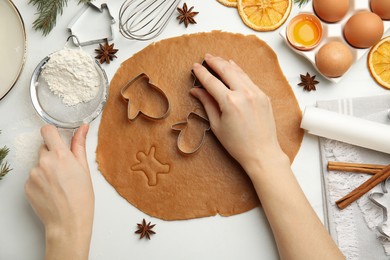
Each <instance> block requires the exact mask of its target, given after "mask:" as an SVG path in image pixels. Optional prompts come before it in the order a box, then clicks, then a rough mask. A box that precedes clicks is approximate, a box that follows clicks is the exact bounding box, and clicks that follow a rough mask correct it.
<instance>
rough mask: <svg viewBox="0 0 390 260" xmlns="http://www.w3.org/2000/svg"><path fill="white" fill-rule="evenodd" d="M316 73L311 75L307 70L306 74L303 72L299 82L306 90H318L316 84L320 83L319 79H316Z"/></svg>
mask: <svg viewBox="0 0 390 260" xmlns="http://www.w3.org/2000/svg"><path fill="white" fill-rule="evenodd" d="M315 78H316V75H314V76H310V74H309V72H306V75H302V74H301V81H302V82H301V83H299V84H298V86H302V87H303V89H304V90H307V91H311V90H316V86H315V85H316V84H318V83H320V82H319V81H317V80H315Z"/></svg>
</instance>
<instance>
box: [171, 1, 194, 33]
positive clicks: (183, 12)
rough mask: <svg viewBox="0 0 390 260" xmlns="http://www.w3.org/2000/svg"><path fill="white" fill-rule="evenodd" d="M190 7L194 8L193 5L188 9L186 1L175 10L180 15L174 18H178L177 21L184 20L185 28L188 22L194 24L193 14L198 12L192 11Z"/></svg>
mask: <svg viewBox="0 0 390 260" xmlns="http://www.w3.org/2000/svg"><path fill="white" fill-rule="evenodd" d="M192 9H194V7H191V8H190V9H189V10H188V8H187V4H186V3H184V5H183V8H180V7H178V8H177V11H178V12H179V13H180V15H179V16H178V17H177V18H176V19H179V20H180V22H179V23H182V22H184V25H185V26H186V28H187V27H188V24H190V23H192V24H195V23H196V21H195V19H194V16H195V15H197V14H198V13H199V12H192Z"/></svg>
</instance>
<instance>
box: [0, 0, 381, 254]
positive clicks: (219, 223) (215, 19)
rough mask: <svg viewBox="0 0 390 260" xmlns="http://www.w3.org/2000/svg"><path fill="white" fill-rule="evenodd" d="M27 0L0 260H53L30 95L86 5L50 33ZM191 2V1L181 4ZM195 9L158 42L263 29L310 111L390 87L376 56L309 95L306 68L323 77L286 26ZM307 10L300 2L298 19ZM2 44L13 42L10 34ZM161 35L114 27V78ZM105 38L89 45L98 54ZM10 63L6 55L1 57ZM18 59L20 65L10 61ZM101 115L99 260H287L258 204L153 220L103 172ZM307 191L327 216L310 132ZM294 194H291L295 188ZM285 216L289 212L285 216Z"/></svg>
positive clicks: (8, 141)
mask: <svg viewBox="0 0 390 260" xmlns="http://www.w3.org/2000/svg"><path fill="white" fill-rule="evenodd" d="M27 2H28V1H25V0H15V1H14V3H15V4H16V6H17V7H18V8H19V11H20V12H21V14H22V16H23V19H24V22H25V25H26V30H27V37H28V56H27V62H26V64H25V68H24V70H23V73H22V75H21V77H20V79H19V81H18V82H17V84H16V86H15V87H14V89H13V90H12V91H11V92H10V93H9V94H8V95H7V96H6V97H5V98H4V99H3V100H1V101H0V129H1V130H2V131H3V133H2V134H1V135H0V145H1V146H3V145H7V146H8V147H9V148H11V152H10V154H9V156H8V161H9V163H10V164H11V166H12V168H13V171H12V172H11V173H10V174H9V175H8V176H6V177H5V178H4V179H3V180H2V181H0V259H1V260H3V259H4V260H24V259H26V260H27V259H29V260H34V259H43V256H44V229H43V226H42V224H41V222H40V221H39V219H38V218H37V217H36V216H35V214H34V212H33V210H32V209H31V207H30V206H29V203H28V202H27V200H26V197H25V195H24V183H25V181H26V178H27V176H28V172H29V169H30V168H31V167H32V166H33V165H34V161H35V158H36V149H37V146H38V144H39V142H40V140H39V128H40V126H41V125H42V121H41V120H40V118H39V117H38V116H37V115H36V113H35V111H34V109H33V107H32V105H31V102H30V96H29V82H30V77H31V73H32V71H33V70H34V68H35V66H36V65H37V64H38V62H39V61H40V60H41V59H42V58H44V57H45V56H46V55H48V54H50V53H51V52H53V51H56V50H59V49H61V48H62V47H63V45H64V43H65V40H66V38H67V36H68V35H69V33H68V31H67V29H66V27H67V25H68V24H69V23H70V21H71V20H72V18H73V16H74V15H75V14H76V13H77V12H78V11H79V10H80V9H81V8H82V7H81V6H78V5H77V4H76V2H78V1H76V0H72V1H69V4H68V6H67V7H66V8H65V9H64V14H63V15H62V16H61V17H59V18H58V20H57V26H56V27H55V28H54V30H53V31H52V32H51V33H50V34H49V35H48V36H47V37H43V36H42V35H41V32H36V31H34V30H33V29H32V26H31V24H32V22H33V21H34V19H35V17H36V16H35V13H36V9H35V7H33V6H30V5H28V4H27ZM122 2H123V1H122V0H111V1H108V3H109V6H110V9H111V12H112V14H113V15H114V16H115V18H116V19H117V18H118V11H119V7H120V5H121V3H122ZM182 3H183V1H182ZM187 4H188V5H189V6H193V5H194V6H195V10H196V11H199V12H200V13H199V15H197V16H196V21H197V22H198V24H196V25H190V26H189V27H188V28H187V29H186V28H185V27H184V26H183V25H182V24H181V25H179V24H178V22H177V20H176V19H175V18H171V21H170V22H169V24H168V26H167V28H166V29H165V31H164V32H163V33H162V34H161V35H160V36H159V37H158V38H157V39H155V41H157V40H159V39H164V38H169V37H173V36H178V35H182V34H188V33H196V32H203V31H211V30H223V31H229V32H239V33H242V34H255V35H257V36H258V37H259V38H260V39H262V40H264V41H266V42H267V43H268V44H269V45H270V46H271V47H272V48H273V49H274V51H275V52H276V53H277V55H278V58H279V62H280V66H281V67H282V70H283V72H284V74H285V75H286V77H287V79H288V81H289V82H290V85H291V87H292V89H293V91H294V93H295V95H296V98H297V100H298V102H299V104H300V106H301V108H302V109H303V108H304V107H305V106H308V105H309V106H310V105H314V104H315V102H316V100H327V99H337V98H348V97H357V96H371V95H379V94H385V93H388V92H387V91H386V90H384V89H383V88H381V87H380V86H378V85H377V84H376V83H375V82H374V81H373V80H372V79H371V76H370V75H369V72H368V69H367V67H366V60H367V59H366V58H367V54H366V55H365V56H364V57H363V58H362V59H361V60H360V61H358V62H357V63H356V64H354V65H353V67H352V68H351V70H350V71H349V72H348V74H347V75H346V76H345V78H344V79H343V80H342V81H341V82H340V83H338V84H333V83H330V82H328V81H327V80H325V79H324V78H322V77H320V76H318V79H319V81H320V82H321V83H320V84H319V85H317V91H312V92H306V91H303V89H302V88H301V87H298V86H297V83H299V82H300V79H299V74H304V73H306V72H307V71H308V72H309V73H311V74H318V73H316V71H315V69H314V68H313V67H312V65H311V64H310V62H308V61H306V60H304V58H302V57H301V56H299V55H297V54H295V53H294V52H293V51H291V50H290V49H289V48H288V47H287V46H286V44H285V43H284V42H283V40H282V38H281V37H280V36H279V34H278V32H279V30H277V31H274V32H270V33H259V32H255V31H252V30H251V29H249V28H247V27H246V26H245V25H244V24H243V23H242V21H241V19H240V18H239V15H238V13H237V10H236V9H234V8H227V7H224V6H222V5H220V4H219V3H217V2H216V1H215V0H208V1H206V0H203V1H195V0H188V1H187ZM298 11H299V9H298V7H297V6H294V8H293V11H292V15H290V18H291V17H292V16H293V14H295V13H297V12H298ZM0 37H1V40H2V41H4V40H6V36H5V35H1V36H0ZM151 42H152V41H148V42H136V41H129V40H126V39H125V38H123V37H122V36H121V35H120V34H119V32H118V26H117V24H116V25H115V38H114V43H115V47H117V48H119V52H118V53H117V56H118V59H116V60H114V61H113V62H112V63H111V64H110V65H103V68H104V69H105V70H106V73H107V75H108V78H109V79H111V78H112V77H113V75H114V74H115V71H116V70H117V68H118V67H119V65H120V64H121V62H123V61H124V60H126V59H127V58H129V57H130V56H132V55H133V54H134V53H136V52H137V51H139V50H141V49H142V48H144V47H145V46H147V45H148V44H150V43H151ZM96 47H97V44H94V45H91V46H87V47H84V50H86V51H88V52H89V53H90V54H92V55H93V54H94V52H93V49H95V48H96ZM2 62H5V61H2ZM9 62H12V61H9ZM99 123H100V117H99V118H97V120H95V121H94V122H93V123H91V128H90V132H89V135H88V140H87V154H88V161H89V164H90V169H91V175H92V181H93V185H94V189H95V194H96V202H95V203H96V206H95V220H94V227H93V237H92V244H91V251H90V259H118V260H121V259H240V258H243V259H246V260H250V259H278V258H279V257H278V254H277V249H276V246H275V242H274V239H273V236H272V233H271V230H270V227H269V225H268V222H267V220H266V218H265V215H264V213H263V211H262V210H261V209H260V208H256V209H254V210H252V211H250V212H247V213H244V214H240V215H236V216H232V217H220V216H215V217H207V218H201V219H193V220H186V221H163V220H160V219H156V218H152V217H149V216H148V215H146V214H144V213H143V212H141V211H139V210H138V209H137V208H135V207H133V206H132V205H131V204H129V203H128V202H127V201H126V200H124V199H123V198H122V197H120V196H119V195H118V194H117V192H116V191H115V190H114V189H113V187H112V186H111V185H110V184H108V183H107V182H106V180H105V179H104V178H103V176H102V175H101V174H100V172H99V171H98V170H97V164H96V162H95V150H96V145H97V132H98V128H99ZM292 168H293V171H294V174H295V176H296V177H297V179H298V181H299V183H300V185H301V187H302V189H303V190H304V192H305V194H306V196H307V198H308V200H309V202H310V204H311V205H312V206H313V208H314V209H315V211H316V213H317V214H318V216H319V217H320V218H321V219H323V209H322V197H321V179H320V174H321V172H320V161H319V149H318V142H317V138H316V137H314V136H309V135H305V137H304V139H303V142H302V146H301V149H300V151H299V153H298V155H297V157H296V159H295V161H294V163H293V165H292ZM286 196H288V194H286ZM281 214H283V212H281ZM143 218H146V219H147V220H148V221H152V222H153V223H156V224H157V225H156V227H155V231H156V232H157V235H155V236H153V237H152V240H151V241H147V240H139V239H138V236H137V235H135V234H134V231H135V230H136V223H139V222H140V221H141V220H142V219H143Z"/></svg>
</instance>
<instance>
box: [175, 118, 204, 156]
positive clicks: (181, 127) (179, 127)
mask: <svg viewBox="0 0 390 260" xmlns="http://www.w3.org/2000/svg"><path fill="white" fill-rule="evenodd" d="M194 119H195V120H200V121H201V122H202V123H203V124H205V125H207V127H206V128H204V129H203V130H202V133H201V134H202V136H201V138H200V142H199V144H198V145H195V146H194V147H187V144H186V143H185V142H183V140H184V135H186V132H187V131H186V130H187V128H188V127H189V122H190V121H191V120H194ZM171 129H172V130H173V131H177V132H179V137H178V138H177V148H178V149H179V151H180V152H181V153H183V154H186V155H191V154H194V153H196V152H197V151H198V150H199V149H200V148H201V147H202V146H203V144H204V142H205V138H206V132H207V131H209V130H210V129H211V126H210V122H209V120H208V119H207V118H205V117H203V116H200V115H198V114H196V113H194V112H190V113H189V114H188V116H187V119H186V121H183V122H179V123H176V124H174V125H172V126H171Z"/></svg>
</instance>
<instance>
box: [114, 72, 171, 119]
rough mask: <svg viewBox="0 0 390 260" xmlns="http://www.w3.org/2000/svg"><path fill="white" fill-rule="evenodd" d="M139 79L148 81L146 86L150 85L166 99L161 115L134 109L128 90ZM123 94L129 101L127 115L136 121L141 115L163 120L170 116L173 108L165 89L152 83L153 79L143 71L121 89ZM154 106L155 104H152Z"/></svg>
mask: <svg viewBox="0 0 390 260" xmlns="http://www.w3.org/2000/svg"><path fill="white" fill-rule="evenodd" d="M137 81H144V82H145V83H146V86H147V87H149V88H152V89H153V90H155V91H156V93H157V94H158V95H160V97H161V98H162V100H163V101H164V112H163V113H161V115H158V116H155V115H150V114H149V113H150V111H141V110H136V111H133V109H132V101H131V97H129V96H128V95H127V94H126V93H127V91H128V89H130V88H131V87H132V86H133V85H134V83H136V82H137ZM121 95H122V97H123V99H124V100H125V101H126V102H128V108H127V117H128V119H129V120H130V121H134V120H135V119H136V118H137V117H138V116H139V115H141V116H143V117H145V118H147V119H151V120H161V119H164V118H166V117H167V116H168V114H169V111H170V109H171V105H170V103H169V100H168V97H167V96H166V95H165V93H164V91H162V90H161V89H160V88H159V87H157V86H156V85H154V84H152V83H151V81H150V78H149V76H148V75H146V74H145V73H141V74H140V75H138V76H137V77H135V78H133V79H132V80H130V81H129V82H128V83H127V84H126V85H125V86H124V87H123V88H122V90H121ZM151 105H153V106H155V104H151Z"/></svg>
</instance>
